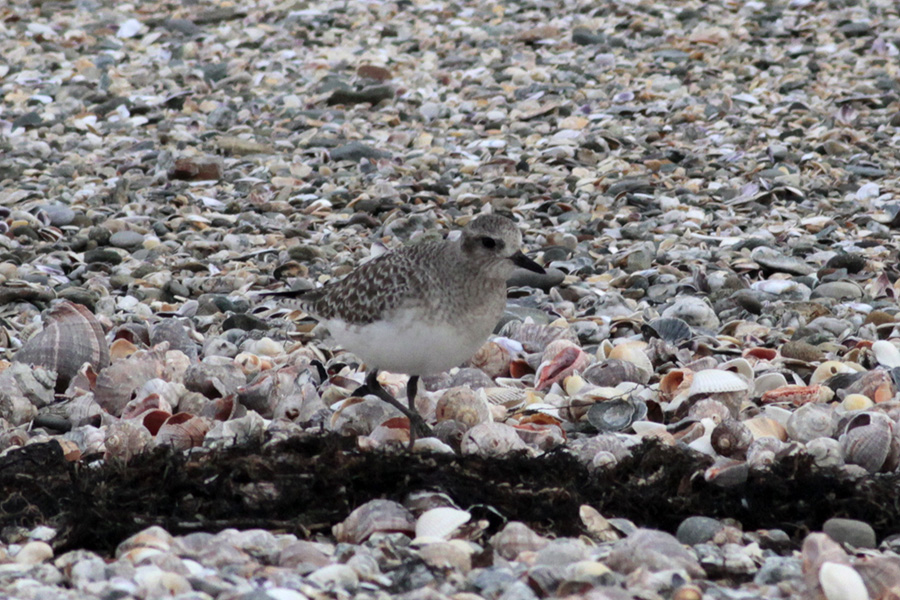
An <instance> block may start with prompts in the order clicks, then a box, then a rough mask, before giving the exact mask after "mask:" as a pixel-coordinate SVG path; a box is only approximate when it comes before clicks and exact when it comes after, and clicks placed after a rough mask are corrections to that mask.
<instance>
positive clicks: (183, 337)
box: [150, 318, 199, 358]
mask: <svg viewBox="0 0 900 600" xmlns="http://www.w3.org/2000/svg"><path fill="white" fill-rule="evenodd" d="M190 331H191V329H190V321H188V320H186V319H176V318H167V319H162V320H161V321H159V322H158V323H156V324H154V325H153V327H151V328H150V345H151V346H152V347H157V346H159V345H160V344H163V343H165V344H167V347H168V349H169V350H179V351H181V352H183V353H184V354H185V355H187V356H188V357H194V358H196V357H197V354H198V352H199V344H197V342H195V341H194V340H193V339H192V338H191V334H190Z"/></svg>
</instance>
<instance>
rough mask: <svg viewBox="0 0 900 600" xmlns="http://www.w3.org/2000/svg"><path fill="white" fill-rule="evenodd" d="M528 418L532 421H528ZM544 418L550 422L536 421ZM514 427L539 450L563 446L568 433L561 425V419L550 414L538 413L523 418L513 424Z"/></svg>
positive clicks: (527, 442)
mask: <svg viewBox="0 0 900 600" xmlns="http://www.w3.org/2000/svg"><path fill="white" fill-rule="evenodd" d="M526 419H529V420H531V422H526ZM535 419H543V420H547V421H549V422H540V421H535ZM512 428H513V429H515V430H516V433H517V434H518V435H519V437H520V438H521V439H522V441H523V442H525V443H526V444H527V445H528V446H531V447H532V448H537V449H538V450H544V451H546V450H550V449H552V448H556V447H557V446H561V445H562V444H564V443H565V442H566V434H565V432H564V431H563V429H562V427H560V421H558V420H556V419H554V418H553V417H551V416H549V415H544V414H541V413H537V414H536V415H531V416H529V417H526V418H525V419H522V420H521V421H520V422H519V423H515V424H512Z"/></svg>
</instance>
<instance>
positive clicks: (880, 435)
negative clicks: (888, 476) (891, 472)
mask: <svg viewBox="0 0 900 600" xmlns="http://www.w3.org/2000/svg"><path fill="white" fill-rule="evenodd" d="M892 437H893V427H892V424H891V420H890V419H889V418H888V417H887V416H886V415H883V414H881V413H872V412H862V413H859V414H858V415H856V416H854V417H853V418H852V419H850V421H849V422H848V423H847V427H846V429H845V430H844V434H843V435H841V437H840V440H839V441H840V442H841V449H842V450H843V452H844V460H845V461H846V462H847V463H849V464H852V465H859V466H860V467H862V468H864V469H865V470H866V471H868V472H869V473H877V472H878V471H879V470H880V469H881V467H882V465H884V461H885V459H887V457H888V453H889V452H890V450H891V439H892Z"/></svg>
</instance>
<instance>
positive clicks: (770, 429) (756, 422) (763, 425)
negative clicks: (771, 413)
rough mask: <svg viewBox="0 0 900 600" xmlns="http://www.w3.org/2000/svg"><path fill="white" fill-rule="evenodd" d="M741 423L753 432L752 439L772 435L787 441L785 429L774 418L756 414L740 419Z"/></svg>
mask: <svg viewBox="0 0 900 600" xmlns="http://www.w3.org/2000/svg"><path fill="white" fill-rule="evenodd" d="M742 423H743V424H744V426H745V427H746V428H747V429H749V430H750V433H751V434H753V439H755V440H758V439H760V438H765V437H772V438H775V439H777V440H780V441H782V442H784V441H787V438H788V434H787V429H785V427H784V425H782V424H781V423H779V422H778V421H776V420H775V419H772V418H769V417H763V416H757V417H753V418H751V419H747V420H746V421H742Z"/></svg>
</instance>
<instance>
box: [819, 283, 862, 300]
mask: <svg viewBox="0 0 900 600" xmlns="http://www.w3.org/2000/svg"><path fill="white" fill-rule="evenodd" d="M862 295H863V291H862V289H861V288H860V287H859V286H858V285H856V284H855V283H853V282H851V281H828V282H826V283H822V284H819V285H818V286H816V289H814V290H813V292H812V295H811V296H810V298H834V299H835V300H858V299H860V298H862Z"/></svg>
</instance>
